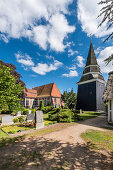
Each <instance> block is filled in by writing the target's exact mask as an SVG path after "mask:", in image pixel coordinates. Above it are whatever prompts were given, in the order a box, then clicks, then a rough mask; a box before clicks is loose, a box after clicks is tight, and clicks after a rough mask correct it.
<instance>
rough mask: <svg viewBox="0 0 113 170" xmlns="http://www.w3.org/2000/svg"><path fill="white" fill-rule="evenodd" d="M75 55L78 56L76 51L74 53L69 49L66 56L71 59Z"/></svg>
mask: <svg viewBox="0 0 113 170" xmlns="http://www.w3.org/2000/svg"><path fill="white" fill-rule="evenodd" d="M75 54H78V51H74V50H72V49H69V50H68V56H69V57H71V56H74V55H75Z"/></svg>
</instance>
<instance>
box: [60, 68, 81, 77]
mask: <svg viewBox="0 0 113 170" xmlns="http://www.w3.org/2000/svg"><path fill="white" fill-rule="evenodd" d="M62 76H64V77H77V76H78V73H77V71H76V70H70V72H69V74H62Z"/></svg>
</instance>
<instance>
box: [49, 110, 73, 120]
mask: <svg viewBox="0 0 113 170" xmlns="http://www.w3.org/2000/svg"><path fill="white" fill-rule="evenodd" d="M48 114H49V116H48V119H49V120H50V121H57V122H72V117H73V113H72V111H71V110H69V109H68V110H60V111H59V108H58V109H57V108H55V109H53V110H52V111H50V112H49V113H48Z"/></svg>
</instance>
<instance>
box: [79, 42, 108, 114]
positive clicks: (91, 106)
mask: <svg viewBox="0 0 113 170" xmlns="http://www.w3.org/2000/svg"><path fill="white" fill-rule="evenodd" d="M105 83H106V82H105V80H104V77H103V76H102V73H101V71H100V67H99V65H98V63H97V60H96V56H95V53H94V49H93V45H92V42H91V45H90V49H89V53H88V57H87V62H86V65H85V68H84V71H83V74H82V76H81V79H80V81H79V82H78V83H77V84H78V94H77V109H78V110H79V109H82V110H84V111H104V110H105V108H104V102H103V100H102V96H103V92H104V90H105Z"/></svg>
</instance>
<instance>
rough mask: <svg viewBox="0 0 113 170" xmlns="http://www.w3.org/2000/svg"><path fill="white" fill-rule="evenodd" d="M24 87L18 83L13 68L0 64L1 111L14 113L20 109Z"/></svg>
mask: <svg viewBox="0 0 113 170" xmlns="http://www.w3.org/2000/svg"><path fill="white" fill-rule="evenodd" d="M23 89H24V87H22V86H21V83H18V84H17V83H16V78H15V77H14V76H12V75H11V68H9V67H7V66H4V65H1V63H0V111H7V110H9V111H13V110H15V109H17V108H18V107H20V101H21V99H20V97H19V96H20V94H21V93H22V91H23Z"/></svg>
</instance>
